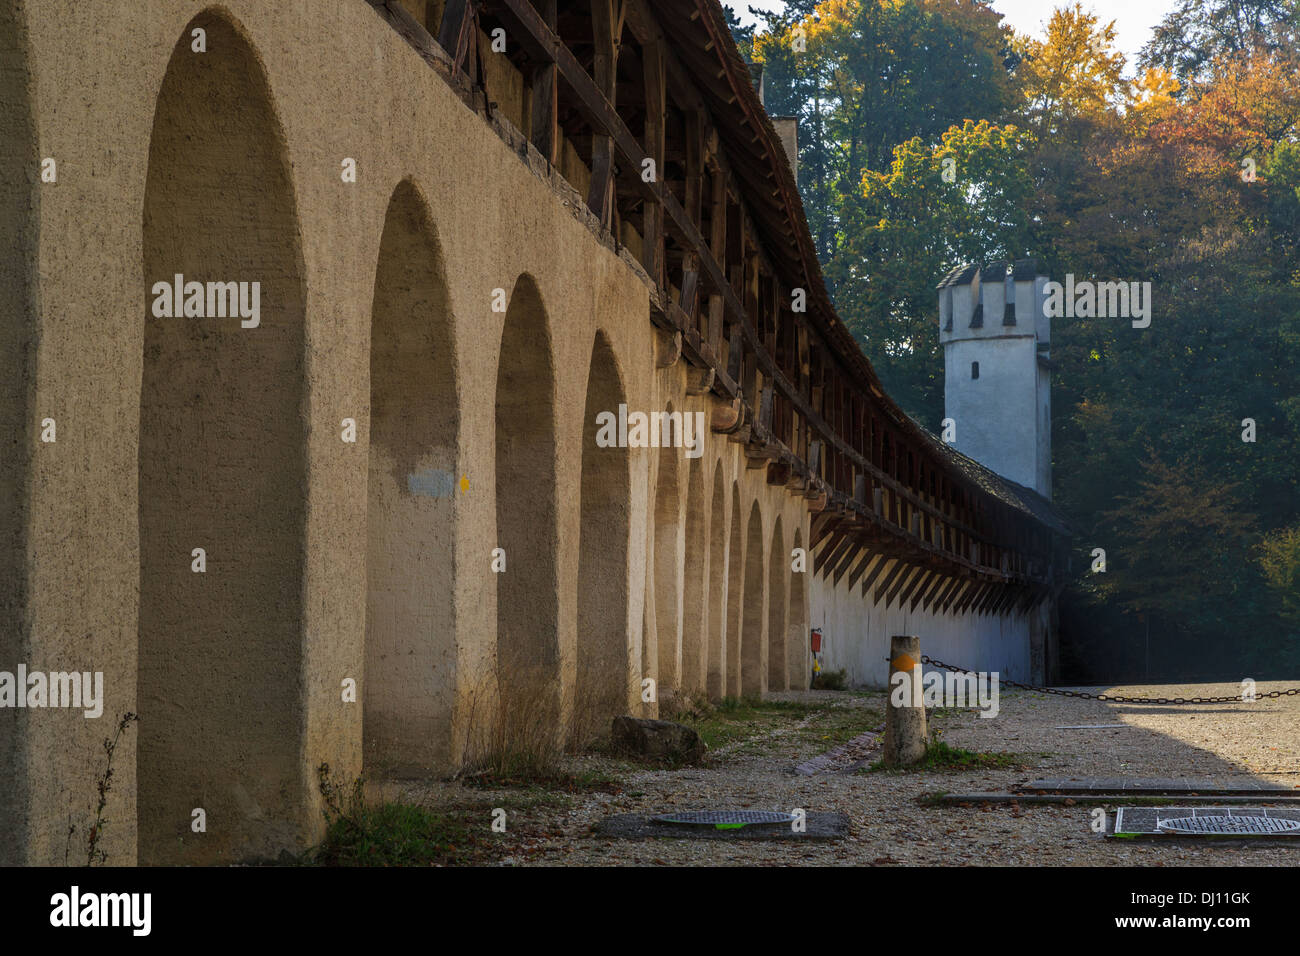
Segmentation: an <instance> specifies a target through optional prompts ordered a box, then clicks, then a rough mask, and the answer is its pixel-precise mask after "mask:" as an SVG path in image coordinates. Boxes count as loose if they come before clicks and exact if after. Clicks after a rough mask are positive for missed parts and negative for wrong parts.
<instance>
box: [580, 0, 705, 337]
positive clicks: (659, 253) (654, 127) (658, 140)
mask: <svg viewBox="0 0 1300 956" xmlns="http://www.w3.org/2000/svg"><path fill="white" fill-rule="evenodd" d="M593 2H594V3H596V4H599V3H601V2H603V0H593ZM641 68H642V77H643V79H644V82H645V109H646V121H645V151H646V156H647V158H648V159H650V160H651V161H652V162H653V163H654V175H655V177H656V178H657V179H660V180H662V179H663V178H664V162H665V159H664V146H665V133H664V121H665V117H666V114H667V109H668V104H667V100H666V95H665V88H664V44H663V41H662V40H652V41H650V42H649V43H647V44H643V45H642V47H641ZM609 146H610V148H611V150H612V148H613V141H612V140H610V141H609ZM633 172H634V173H637V174H642V171H641V170H639V169H638V170H633ZM642 231H643V232H644V235H643V236H642V241H643V243H644V248H645V255H644V256H643V264H644V265H645V270H646V272H647V273H649V275H650V278H651V279H652V280H653V281H654V282H655V284H656V285H663V284H664V207H663V204H662V203H658V202H649V201H647V202H646V203H645V216H644V219H643V221H642ZM690 282H691V289H690V296H691V298H690V299H688V298H687V289H686V284H685V282H683V285H682V297H681V300H682V301H681V305H682V309H683V310H684V311H685V312H686V314H687V315H694V314H695V300H694V295H695V287H694V283H695V276H694V273H691V274H690Z"/></svg>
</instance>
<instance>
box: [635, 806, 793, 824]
mask: <svg viewBox="0 0 1300 956" xmlns="http://www.w3.org/2000/svg"><path fill="white" fill-rule="evenodd" d="M651 819H653V820H656V821H658V822H659V823H687V824H691V825H694V826H711V827H717V828H719V829H724V828H725V829H730V828H734V827H745V826H749V825H750V824H754V823H784V824H786V825H789V824H791V823H793V822H794V819H795V816H794V814H793V813H779V812H777V811H774V810H685V811H683V812H681V813H665V814H662V815H660V816H657V817H652V818H651Z"/></svg>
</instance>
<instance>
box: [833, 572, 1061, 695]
mask: <svg viewBox="0 0 1300 956" xmlns="http://www.w3.org/2000/svg"><path fill="white" fill-rule="evenodd" d="M910 604H911V602H910V601H908V602H906V605H904V606H901V607H900V605H899V603H898V602H894V603H893V604H892V605H891V606H890V607H888V608H886V607H885V602H884V601H881V602H880V603H878V604H877V603H873V602H872V601H871V600H870V598H869V597H868V598H863V597H862V596H861V594H860V593H859V588H858V587H857V586H855V587H853V588H852V589H850V588H849V587H848V578H847V577H845V578H842V579H841V580H840V583H839V585H838V586H836V585H834V584H832V583H831V582H830V581H829V580H828V579H827V578H824V577H817V578H816V579H815V580H814V582H813V585H812V611H811V614H810V616H809V617H810V620H811V624H810V626H811V627H820V628H821V629H822V669H823V670H831V671H834V670H840V669H841V668H842V669H843V670H844V671H846V674H847V677H848V681H849V683H850V684H852V685H859V686H867V687H877V688H883V687H886V686H888V681H889V663H888V660H887V658H888V657H889V639H890V638H891V637H892V636H894V635H896V634H907V635H916V636H918V637H920V639H921V653H922V654H926V655H928V656H930V657H933V658H935V659H937V660H941V661H944V662H945V663H948V664H954V665H956V666H958V667H963V668H967V669H970V670H975V671H985V672H990V673H992V672H994V671H996V672H998V673H999V674H1000V675H1001V676H1002V677H1007V678H1010V679H1012V680H1019V681H1025V682H1029V681H1031V680H1034V679H1036V676H1037V675H1036V674H1035V673H1034V670H1033V668H1032V666H1031V665H1032V661H1031V655H1030V636H1031V634H1030V632H1031V624H1030V622H1031V617H1032V615H1033V614H1034V613H1035V612H1032V611H1031V612H1030V614H1027V615H1026V614H1007V615H973V614H969V613H968V614H964V615H961V616H957V615H954V614H951V613H950V614H939V613H935V612H934V611H933V610H931V611H928V612H927V611H923V610H921V608H920V607H919V606H918V607H917V609H916V610H911V607H910Z"/></svg>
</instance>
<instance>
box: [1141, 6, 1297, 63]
mask: <svg viewBox="0 0 1300 956" xmlns="http://www.w3.org/2000/svg"><path fill="white" fill-rule="evenodd" d="M1298 29H1300V4H1297V3H1296V0H1180V2H1179V3H1178V5H1177V6H1175V7H1174V9H1173V10H1171V11H1170V12H1169V13H1167V14H1165V17H1164V19H1163V20H1161V21H1160V23H1159V24H1158V25H1157V26H1156V28H1155V29H1154V30H1153V31H1152V36H1151V40H1150V41H1149V42H1148V43H1147V45H1146V46H1145V47H1143V49H1142V53H1141V55H1140V56H1139V58H1138V62H1139V63H1140V64H1141V65H1142V66H1144V67H1146V66H1161V67H1164V68H1165V69H1167V70H1169V71H1170V72H1171V73H1173V74H1174V75H1175V76H1177V77H1178V78H1179V79H1180V80H1204V79H1206V78H1207V76H1208V75H1209V73H1210V70H1211V65H1212V63H1213V62H1214V60H1215V59H1216V58H1218V57H1220V56H1222V55H1225V54H1233V53H1240V52H1242V51H1243V50H1247V49H1250V48H1252V47H1255V46H1260V47H1262V48H1264V49H1266V50H1270V51H1275V50H1283V49H1288V48H1290V49H1295V47H1296V45H1297V30H1298Z"/></svg>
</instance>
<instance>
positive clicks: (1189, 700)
mask: <svg viewBox="0 0 1300 956" xmlns="http://www.w3.org/2000/svg"><path fill="white" fill-rule="evenodd" d="M921 663H922V664H933V665H934V666H935V667H942V668H943V669H944V670H949V671H956V672H957V673H958V674H976V673H979V672H978V671H973V670H969V669H967V668H965V667H954V666H953V665H952V664H945V663H944V662H943V661H937V660H935V659H934V658H933V657H929V656H927V655H925V654H922V655H921ZM998 684H999V685H1001V684H1006V685H1008V686H1010V687H1019V688H1021V689H1022V690H1032V691H1037V692H1038V693H1040V694H1055V695H1057V696H1058V697H1081V698H1083V699H1084V700H1104V701H1113V702H1115V703H1120V704H1230V703H1233V702H1242V703H1251V702H1253V701H1256V700H1263V699H1265V698H1270V697H1294V696H1295V695H1297V694H1300V687H1292V688H1291V689H1290V690H1274V691H1269V692H1268V693H1267V694H1256V695H1255V696H1254V697H1252V698H1250V699H1249V700H1248V699H1247V698H1246V696H1245V695H1244V694H1238V695H1237V696H1236V697H1122V696H1120V695H1118V694H1089V693H1088V692H1087V691H1082V690H1058V689H1057V688H1055V687H1036V686H1034V685H1033V684H1022V683H1020V682H1019V681H1014V680H1007V679H1006V678H1005V677H1003V678H999V679H998Z"/></svg>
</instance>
